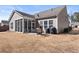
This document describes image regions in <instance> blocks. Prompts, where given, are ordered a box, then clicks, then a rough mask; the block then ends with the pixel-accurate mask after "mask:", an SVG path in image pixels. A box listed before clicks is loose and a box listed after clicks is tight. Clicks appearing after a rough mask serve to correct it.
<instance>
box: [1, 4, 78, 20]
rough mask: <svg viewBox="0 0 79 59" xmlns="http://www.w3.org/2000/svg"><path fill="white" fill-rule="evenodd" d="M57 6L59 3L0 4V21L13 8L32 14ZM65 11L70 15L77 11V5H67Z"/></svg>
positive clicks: (5, 17)
mask: <svg viewBox="0 0 79 59" xmlns="http://www.w3.org/2000/svg"><path fill="white" fill-rule="evenodd" d="M59 6H60V5H0V21H1V20H8V18H9V16H10V14H11V12H12V11H13V10H19V11H23V12H26V13H29V14H34V13H37V12H40V11H44V10H47V9H50V8H56V7H59ZM67 12H68V14H69V15H72V14H73V13H74V12H79V5H68V6H67Z"/></svg>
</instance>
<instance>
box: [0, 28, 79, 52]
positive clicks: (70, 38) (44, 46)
mask: <svg viewBox="0 0 79 59" xmlns="http://www.w3.org/2000/svg"><path fill="white" fill-rule="evenodd" d="M0 52H34V53H38V52H47V53H48V52H51V53H53V52H54V53H57V52H61V53H64V52H66V53H67V52H79V29H74V30H73V31H71V32H70V33H69V34H55V35H54V34H53V35H46V36H44V35H36V34H31V33H30V34H28V33H25V34H23V33H17V32H0Z"/></svg>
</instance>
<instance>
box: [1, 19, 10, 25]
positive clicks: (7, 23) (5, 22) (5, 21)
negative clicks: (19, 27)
mask: <svg viewBox="0 0 79 59" xmlns="http://www.w3.org/2000/svg"><path fill="white" fill-rule="evenodd" d="M1 26H9V21H7V20H2V21H1Z"/></svg>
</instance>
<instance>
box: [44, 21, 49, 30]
mask: <svg viewBox="0 0 79 59" xmlns="http://www.w3.org/2000/svg"><path fill="white" fill-rule="evenodd" d="M47 26H48V23H47V21H44V28H45V29H47Z"/></svg>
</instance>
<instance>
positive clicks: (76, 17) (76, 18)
mask: <svg viewBox="0 0 79 59" xmlns="http://www.w3.org/2000/svg"><path fill="white" fill-rule="evenodd" d="M71 18H72V20H73V21H78V22H79V12H75V13H74V14H73V15H72V16H71Z"/></svg>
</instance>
